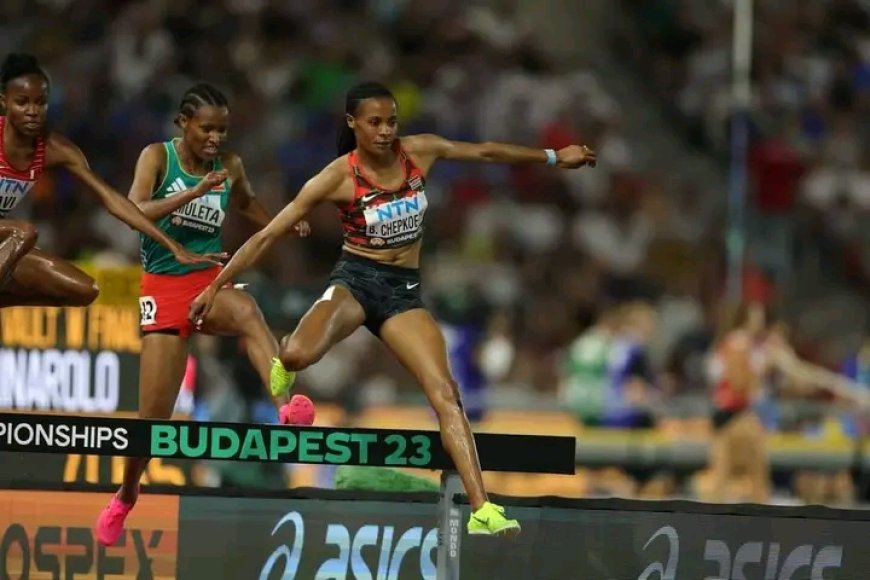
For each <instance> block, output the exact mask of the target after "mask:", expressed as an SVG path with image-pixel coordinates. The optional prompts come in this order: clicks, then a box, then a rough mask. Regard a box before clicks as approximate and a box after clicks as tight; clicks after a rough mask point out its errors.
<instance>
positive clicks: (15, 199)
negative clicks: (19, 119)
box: [0, 117, 45, 218]
mask: <svg viewBox="0 0 870 580" xmlns="http://www.w3.org/2000/svg"><path fill="white" fill-rule="evenodd" d="M5 130H6V117H0V218H4V217H6V215H7V214H8V213H9V212H10V211H12V210H13V209H15V206H17V205H18V204H19V203H21V200H22V199H24V196H25V195H27V194H28V192H30V190H31V189H33V186H34V185H36V182H37V181H38V180H39V177H40V176H41V175H42V172H43V171H45V139H43V138H42V137H38V138H37V140H36V151H35V153H34V154H33V161H31V163H30V166H29V167H28V168H27V169H24V170H21V169H16V168H15V167H13V166H12V164H11V163H9V160H8V159H7V158H6V151H5V149H4V147H3V132H4V131H5Z"/></svg>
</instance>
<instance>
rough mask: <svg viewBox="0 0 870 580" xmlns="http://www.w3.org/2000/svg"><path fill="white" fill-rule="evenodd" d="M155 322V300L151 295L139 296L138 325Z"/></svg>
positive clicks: (147, 324)
mask: <svg viewBox="0 0 870 580" xmlns="http://www.w3.org/2000/svg"><path fill="white" fill-rule="evenodd" d="M151 324H157V301H156V300H154V297H153V296H140V297H139V326H149V325H151Z"/></svg>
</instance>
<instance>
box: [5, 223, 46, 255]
mask: <svg viewBox="0 0 870 580" xmlns="http://www.w3.org/2000/svg"><path fill="white" fill-rule="evenodd" d="M4 233H5V235H4V236H3V237H4V239H7V240H14V241H15V242H16V244H19V245H21V246H22V247H23V248H24V249H25V250H27V251H29V250H31V249H32V248H33V247H34V246H35V245H36V240H37V239H39V230H37V229H36V226H35V225H33V224H32V223H29V222H14V224H13V225H11V226H9V227H8V228H7V229H5V231H4Z"/></svg>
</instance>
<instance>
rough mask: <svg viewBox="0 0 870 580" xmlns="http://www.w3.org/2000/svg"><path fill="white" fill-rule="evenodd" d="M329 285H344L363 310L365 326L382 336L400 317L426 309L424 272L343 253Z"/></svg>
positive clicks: (376, 334)
mask: <svg viewBox="0 0 870 580" xmlns="http://www.w3.org/2000/svg"><path fill="white" fill-rule="evenodd" d="M329 285H330V286H333V285H338V286H344V287H345V288H347V289H348V290H349V291H350V293H351V294H353V297H354V298H355V299H356V301H357V302H359V304H360V306H362V307H363V311H365V314H366V320H365V326H366V328H368V329H369V330H370V331H371V332H372V334H374V335H375V336H380V330H381V326H382V325H383V324H384V322H386V321H387V320H389V319H390V318H392V317H393V316H396V315H397V314H401V313H402V312H407V311H408V310H413V309H414V308H425V306H424V305H423V300H422V299H421V298H420V270H418V269H416V268H403V267H401V266H390V265H388V264H381V263H379V262H375V261H374V260H369V259H367V258H363V257H361V256H357V255H355V254H351V253H349V252H343V253H342V255H341V258H340V259H339V260H338V263H337V264H336V265H335V268H333V270H332V274H330V276H329Z"/></svg>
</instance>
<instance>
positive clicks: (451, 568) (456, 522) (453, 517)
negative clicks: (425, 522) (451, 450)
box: [436, 470, 463, 580]
mask: <svg viewBox="0 0 870 580" xmlns="http://www.w3.org/2000/svg"><path fill="white" fill-rule="evenodd" d="M462 492H463V488H462V480H460V479H459V474H458V473H456V472H455V471H446V470H445V471H443V472H442V473H441V492H440V499H439V501H438V558H437V566H438V573H437V575H436V578H437V580H459V556H460V553H461V551H462V550H461V548H462V530H463V527H462V510H461V509H460V507H459V505H458V504H457V503H456V496H457V495H458V494H461V493H462Z"/></svg>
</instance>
